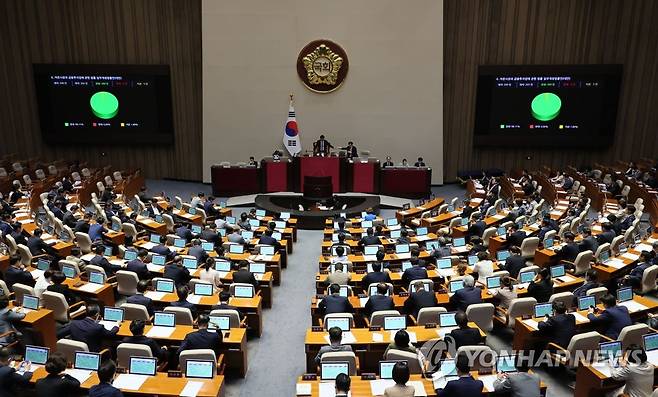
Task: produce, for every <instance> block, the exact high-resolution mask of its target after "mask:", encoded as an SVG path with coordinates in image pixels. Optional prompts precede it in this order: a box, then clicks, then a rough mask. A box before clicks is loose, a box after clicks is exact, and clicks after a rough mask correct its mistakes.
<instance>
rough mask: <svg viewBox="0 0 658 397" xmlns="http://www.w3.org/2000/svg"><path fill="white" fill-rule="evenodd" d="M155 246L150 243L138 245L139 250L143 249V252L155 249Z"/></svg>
mask: <svg viewBox="0 0 658 397" xmlns="http://www.w3.org/2000/svg"><path fill="white" fill-rule="evenodd" d="M156 245H157V244H155V243H152V242H150V241H147V242H145V243H142V244H140V247H141V248H144V249H145V250H150V249H151V248H153V247H155V246H156Z"/></svg>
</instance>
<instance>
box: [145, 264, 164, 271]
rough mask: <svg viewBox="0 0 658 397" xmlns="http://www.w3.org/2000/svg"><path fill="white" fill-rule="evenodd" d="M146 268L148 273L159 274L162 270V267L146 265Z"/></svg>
mask: <svg viewBox="0 0 658 397" xmlns="http://www.w3.org/2000/svg"><path fill="white" fill-rule="evenodd" d="M146 268H147V269H149V272H154V273H159V272H161V271H162V269H164V266H160V265H154V264H152V263H147V264H146Z"/></svg>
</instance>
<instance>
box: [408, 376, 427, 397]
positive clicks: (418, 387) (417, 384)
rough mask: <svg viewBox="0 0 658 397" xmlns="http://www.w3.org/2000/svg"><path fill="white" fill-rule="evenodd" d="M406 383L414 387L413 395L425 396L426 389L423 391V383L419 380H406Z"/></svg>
mask: <svg viewBox="0 0 658 397" xmlns="http://www.w3.org/2000/svg"><path fill="white" fill-rule="evenodd" d="M407 385H409V386H413V387H414V389H415V390H414V396H418V397H422V396H427V391H425V385H423V382H422V381H420V380H412V381H409V382H407Z"/></svg>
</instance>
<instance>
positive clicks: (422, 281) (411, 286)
mask: <svg viewBox="0 0 658 397" xmlns="http://www.w3.org/2000/svg"><path fill="white" fill-rule="evenodd" d="M418 285H422V286H424V287H425V290H427V288H428V286H429V292H434V281H432V280H430V279H428V278H424V279H420V280H413V281H412V282H410V283H409V289H408V290H407V291H409V293H412V292H415V291H416V286H418Z"/></svg>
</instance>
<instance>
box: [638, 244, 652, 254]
mask: <svg viewBox="0 0 658 397" xmlns="http://www.w3.org/2000/svg"><path fill="white" fill-rule="evenodd" d="M633 249H634V250H635V251H638V252H642V251H649V252H651V250H653V247H652V246H651V245H649V244H644V243H642V244H638V245H636V246H635V248H633Z"/></svg>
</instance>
